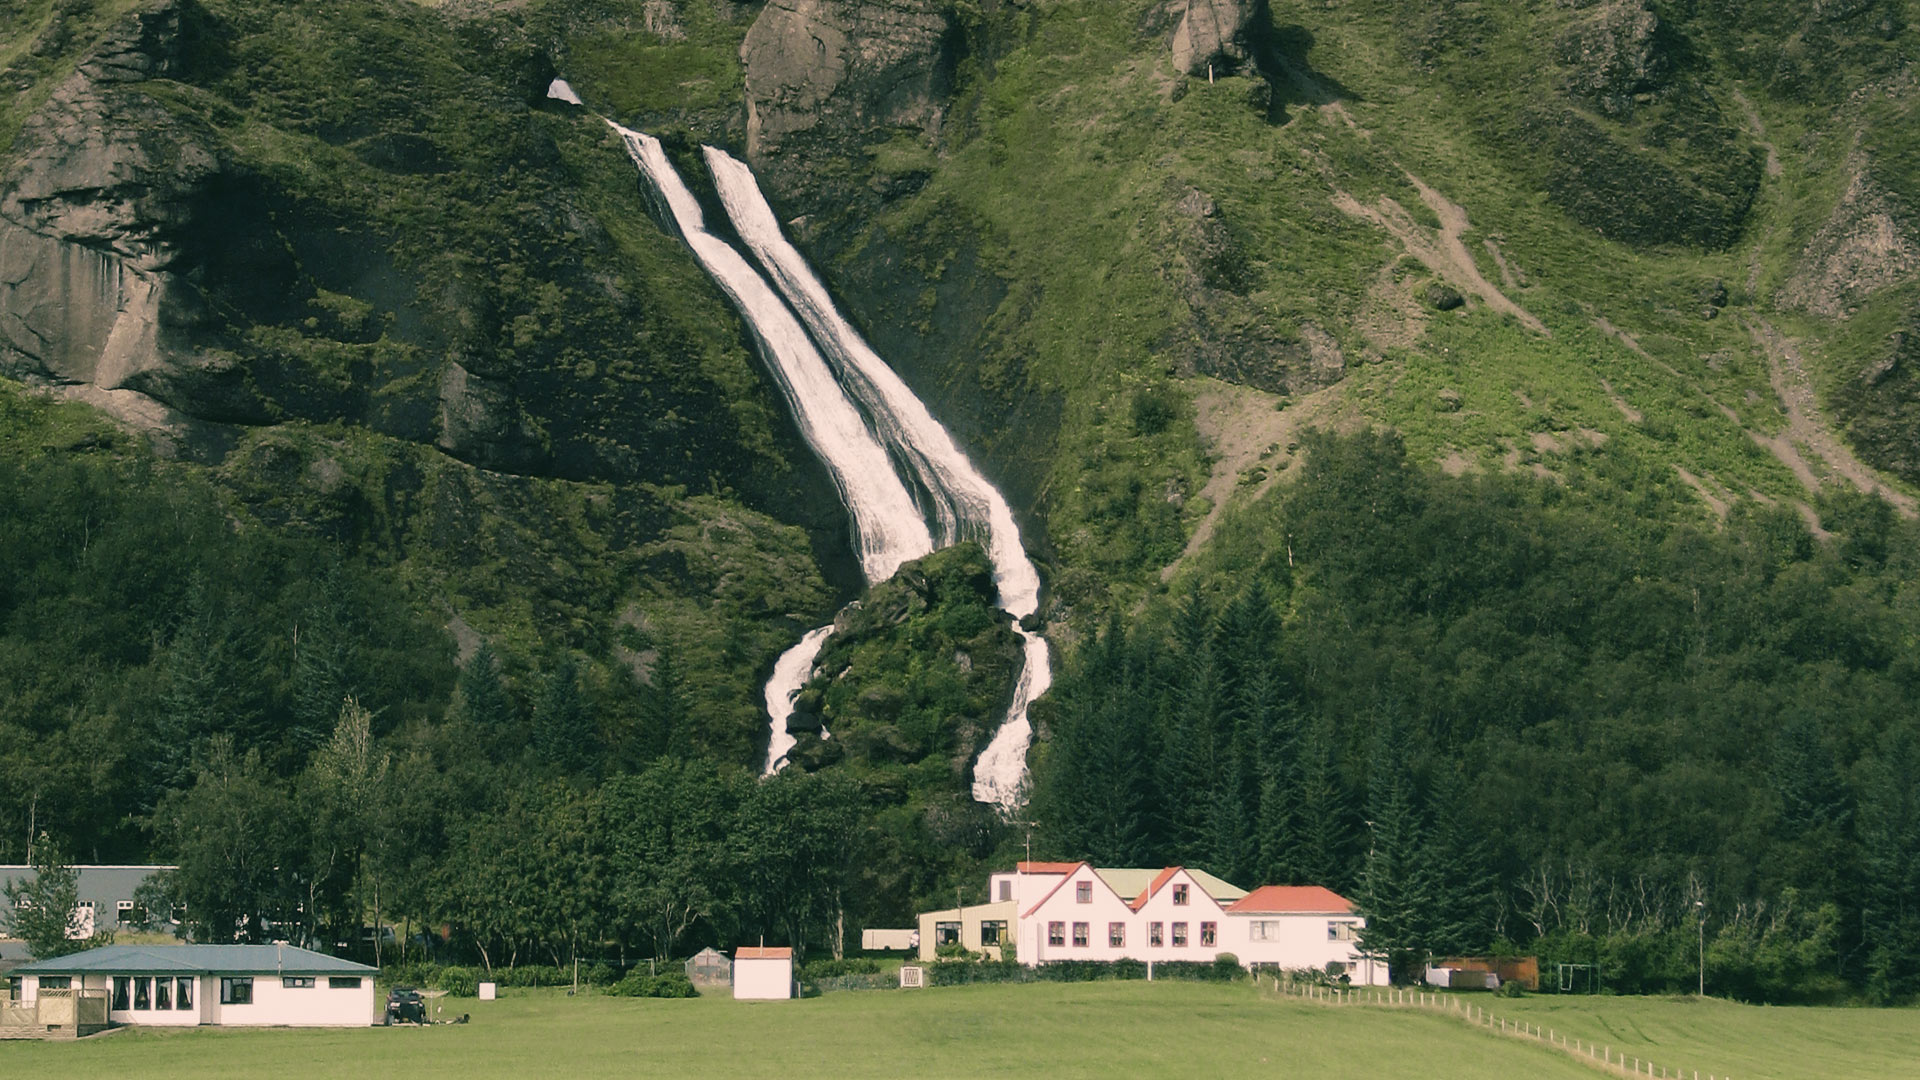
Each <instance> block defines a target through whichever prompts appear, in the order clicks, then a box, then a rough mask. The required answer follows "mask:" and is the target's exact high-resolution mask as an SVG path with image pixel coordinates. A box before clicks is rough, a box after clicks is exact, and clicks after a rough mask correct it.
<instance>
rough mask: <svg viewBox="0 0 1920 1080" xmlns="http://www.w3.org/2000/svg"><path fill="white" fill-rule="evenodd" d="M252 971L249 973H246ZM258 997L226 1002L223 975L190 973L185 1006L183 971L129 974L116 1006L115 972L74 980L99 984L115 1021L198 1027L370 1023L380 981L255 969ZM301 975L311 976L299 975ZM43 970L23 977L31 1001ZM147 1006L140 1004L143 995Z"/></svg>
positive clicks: (109, 1015) (77, 985) (92, 985)
mask: <svg viewBox="0 0 1920 1080" xmlns="http://www.w3.org/2000/svg"><path fill="white" fill-rule="evenodd" d="M243 977H246V976H243ZM250 977H251V978H252V979H253V1002H252V1003H251V1004H247V1005H231V1004H229V1005H223V1004H221V1002H220V978H221V977H220V976H218V975H199V976H192V977H189V979H188V982H189V984H190V985H191V986H192V994H193V998H192V1001H191V1004H190V1005H189V1006H188V1007H187V1008H184V1009H183V1008H180V1006H179V1002H180V989H179V987H180V984H179V981H178V980H179V977H178V976H156V975H129V976H126V978H127V979H128V980H129V982H128V985H127V999H126V1004H127V1007H126V1008H124V1009H116V1008H112V1005H114V1004H115V1002H114V1000H113V992H114V976H112V975H87V976H84V977H83V976H74V977H73V986H74V987H75V988H80V989H87V990H99V991H103V992H104V993H106V994H107V995H108V999H107V1001H108V1006H109V1008H108V1012H107V1019H109V1020H110V1021H112V1022H113V1023H115V1024H139V1025H142V1026H146V1027H193V1026H196V1025H199V1024H221V1025H224V1026H227V1027H366V1026H368V1025H370V1024H372V1023H373V1019H374V1011H373V1007H374V987H373V977H372V976H371V975H358V976H334V977H333V978H339V979H342V980H343V981H354V980H357V981H358V983H359V985H358V986H344V985H343V986H339V987H336V986H333V985H332V979H330V978H329V977H328V976H325V975H316V976H312V982H313V985H312V986H287V985H286V984H285V983H286V980H285V979H284V978H283V977H282V976H279V975H254V976H250ZM160 978H165V979H166V980H167V982H168V986H167V994H166V997H167V1005H168V1007H167V1008H165V1009H162V1008H159V1007H158V1006H159V1001H160V994H159V991H158V989H157V988H156V985H155V982H156V980H158V979H160ZM294 978H296V979H301V978H306V976H295V977H294ZM141 979H145V980H147V983H146V992H145V994H144V995H142V994H141V993H140V986H139V982H138V980H141ZM39 984H40V976H36V975H28V976H26V977H25V978H23V979H22V980H21V997H22V998H23V999H25V1000H28V1001H31V1000H34V999H35V998H37V997H38V996H39V993H40V985H39ZM143 997H144V1000H145V1001H146V1004H147V1007H146V1008H144V1009H141V1008H135V1006H136V1005H137V1004H138V1003H139V1002H140V1001H141V1000H142V998H143Z"/></svg>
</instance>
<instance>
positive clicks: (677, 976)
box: [607, 970, 700, 998]
mask: <svg viewBox="0 0 1920 1080" xmlns="http://www.w3.org/2000/svg"><path fill="white" fill-rule="evenodd" d="M607 993H609V994H612V995H613V996H614V997H637V998H690V997H698V996H699V994H700V992H699V991H698V990H695V989H694V988H693V983H691V982H689V981H688V979H687V977H686V975H684V974H682V973H680V972H678V971H666V972H661V973H660V974H658V975H648V974H647V973H646V972H644V971H639V970H635V971H632V972H629V973H628V974H627V977H626V978H624V979H621V980H620V981H619V982H617V983H614V984H613V985H612V986H610V987H608V988H607Z"/></svg>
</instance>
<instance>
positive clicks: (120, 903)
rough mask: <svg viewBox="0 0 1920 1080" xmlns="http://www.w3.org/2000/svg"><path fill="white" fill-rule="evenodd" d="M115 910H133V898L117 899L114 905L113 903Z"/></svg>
mask: <svg viewBox="0 0 1920 1080" xmlns="http://www.w3.org/2000/svg"><path fill="white" fill-rule="evenodd" d="M113 910H115V911H121V912H126V911H132V910H133V901H131V900H116V901H115V902H114V905H113Z"/></svg>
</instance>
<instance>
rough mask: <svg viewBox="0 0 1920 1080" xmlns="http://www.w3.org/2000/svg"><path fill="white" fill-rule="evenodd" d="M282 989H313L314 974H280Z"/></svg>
mask: <svg viewBox="0 0 1920 1080" xmlns="http://www.w3.org/2000/svg"><path fill="white" fill-rule="evenodd" d="M280 989H282V990H311V989H313V976H311V975H282V976H280Z"/></svg>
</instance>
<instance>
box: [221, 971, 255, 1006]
mask: <svg viewBox="0 0 1920 1080" xmlns="http://www.w3.org/2000/svg"><path fill="white" fill-rule="evenodd" d="M220 1004H222V1005H251V1004H253V977H252V976H250V975H241V976H238V977H235V978H230V979H221V980H220Z"/></svg>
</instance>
